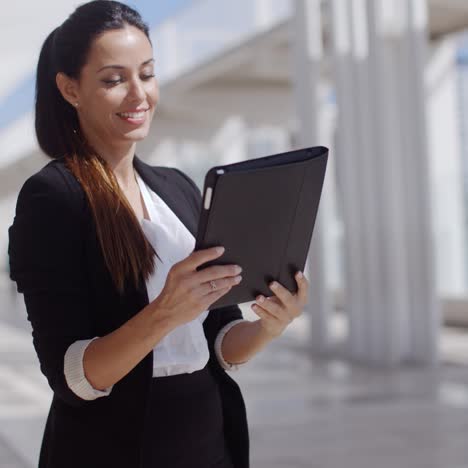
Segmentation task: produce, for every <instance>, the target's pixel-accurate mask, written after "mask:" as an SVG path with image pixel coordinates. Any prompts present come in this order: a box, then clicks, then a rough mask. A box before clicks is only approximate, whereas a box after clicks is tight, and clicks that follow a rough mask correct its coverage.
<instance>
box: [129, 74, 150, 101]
mask: <svg viewBox="0 0 468 468" xmlns="http://www.w3.org/2000/svg"><path fill="white" fill-rule="evenodd" d="M128 94H130V95H131V97H134V98H135V99H144V98H145V96H146V93H145V89H144V87H143V83H142V82H141V80H140V79H139V78H137V79H135V80H132V81H131V83H130V89H129V91H128Z"/></svg>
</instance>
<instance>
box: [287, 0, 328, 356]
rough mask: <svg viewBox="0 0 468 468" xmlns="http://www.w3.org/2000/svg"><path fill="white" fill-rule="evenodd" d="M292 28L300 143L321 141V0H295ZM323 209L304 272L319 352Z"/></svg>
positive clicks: (323, 311) (323, 322)
mask: <svg viewBox="0 0 468 468" xmlns="http://www.w3.org/2000/svg"><path fill="white" fill-rule="evenodd" d="M291 28H292V30H291V37H292V44H293V58H294V75H293V83H294V84H293V87H294V99H295V104H296V109H297V117H298V146H299V147H306V146H315V145H320V144H321V138H320V123H319V122H320V99H319V83H320V66H321V62H322V58H323V50H322V25H321V12H320V0H295V1H294V15H293V21H292V22H291ZM322 200H323V197H322ZM322 212H323V203H321V208H320V209H319V211H318V214H317V219H316V224H315V228H314V234H313V239H312V242H311V247H310V250H309V255H308V259H307V264H306V266H307V268H308V271H306V272H305V274H306V277H307V278H308V279H309V283H310V294H309V303H308V305H307V307H306V311H305V313H307V314H309V315H310V317H311V331H310V335H311V343H310V347H311V349H312V350H313V351H315V352H317V353H325V352H327V351H328V350H329V344H330V333H329V320H330V314H331V304H330V298H329V296H328V293H327V289H326V281H325V279H326V275H325V267H324V258H323V255H324V245H323V214H322Z"/></svg>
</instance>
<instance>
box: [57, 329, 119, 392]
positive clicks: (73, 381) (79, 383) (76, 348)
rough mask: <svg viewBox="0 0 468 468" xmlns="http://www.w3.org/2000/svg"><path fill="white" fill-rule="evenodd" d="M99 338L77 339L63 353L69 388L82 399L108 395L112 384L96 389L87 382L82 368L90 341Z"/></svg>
mask: <svg viewBox="0 0 468 468" xmlns="http://www.w3.org/2000/svg"><path fill="white" fill-rule="evenodd" d="M96 338H99V337H98V336H95V337H94V338H92V339H90V340H78V341H75V342H74V343H72V344H71V345H70V346H69V347H68V349H67V352H66V353H65V357H64V374H65V380H66V381H67V384H68V386H69V387H70V389H71V390H72V391H73V392H74V393H75V394H76V395H78V396H79V397H80V398H83V400H95V399H96V398H99V397H103V396H108V395H109V394H110V392H111V390H112V387H113V385H111V386H110V387H107V388H106V389H105V390H96V389H95V388H94V387H92V386H91V384H90V383H89V382H88V379H87V378H86V376H85V373H84V368H83V356H84V352H85V350H86V348H87V347H88V345H89V343H91V341H93V340H95V339H96Z"/></svg>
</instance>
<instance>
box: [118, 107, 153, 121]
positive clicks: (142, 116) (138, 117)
mask: <svg viewBox="0 0 468 468" xmlns="http://www.w3.org/2000/svg"><path fill="white" fill-rule="evenodd" d="M147 110H148V109H142V110H138V111H134V112H117V115H118V116H119V117H120V118H121V119H122V120H123V121H124V122H128V123H131V124H134V125H139V124H142V123H143V122H144V121H145V120H146V111H147Z"/></svg>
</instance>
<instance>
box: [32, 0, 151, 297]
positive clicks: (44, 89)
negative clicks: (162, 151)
mask: <svg viewBox="0 0 468 468" xmlns="http://www.w3.org/2000/svg"><path fill="white" fill-rule="evenodd" d="M126 25H130V26H134V27H136V28H138V29H139V30H140V31H142V32H143V33H144V34H145V35H146V37H147V38H148V40H149V41H150V43H151V40H150V37H149V31H148V26H147V25H146V24H145V23H144V22H143V20H142V18H141V16H140V14H139V13H138V12H137V11H135V10H134V9H132V8H130V7H129V6H127V5H125V4H123V3H120V2H116V1H109V0H95V1H91V2H89V3H85V4H83V5H81V6H79V7H78V8H77V9H76V10H75V11H74V12H73V13H72V14H71V15H70V16H69V17H68V19H67V20H66V21H65V22H64V23H63V24H62V25H61V26H59V27H58V28H56V29H55V30H54V31H52V32H51V33H50V34H49V36H48V37H47V38H46V40H45V41H44V44H43V46H42V49H41V53H40V56H39V61H38V64H37V76H36V103H35V105H36V109H35V110H36V115H35V128H36V135H37V140H38V143H39V146H40V147H41V149H42V150H43V151H44V153H45V154H46V155H47V156H49V157H50V158H52V159H58V158H64V161H65V164H66V166H67V168H68V169H69V170H70V171H71V172H72V173H73V175H74V176H75V177H76V179H77V180H78V181H79V183H80V184H81V186H82V187H83V190H84V192H85V194H86V197H87V200H88V202H89V205H90V207H91V211H92V213H93V218H94V222H95V225H96V233H97V237H98V239H99V243H100V245H101V248H102V252H103V256H104V260H105V263H106V266H107V268H108V270H109V272H110V275H111V277H112V280H113V282H114V284H115V287H116V289H117V291H118V292H119V294H123V292H124V290H125V283H126V280H127V279H129V280H130V281H133V284H134V285H135V286H138V285H139V282H140V281H141V279H142V278H143V279H146V278H148V277H149V275H151V274H152V273H153V272H154V268H155V260H154V255H155V254H156V252H155V250H154V249H153V247H152V246H151V244H150V243H149V242H148V241H147V239H146V237H145V235H144V233H143V231H142V229H141V226H140V223H139V222H138V219H137V217H136V216H135V213H134V211H133V209H132V207H131V206H130V204H129V202H128V201H127V198H126V197H125V195H124V193H123V192H122V190H121V189H120V186H119V184H118V182H117V179H116V177H115V175H114V173H113V171H112V169H111V168H110V167H109V165H108V164H107V163H106V161H105V159H104V158H102V157H100V156H99V154H97V152H96V151H94V150H93V148H92V147H91V146H90V144H89V143H88V142H87V141H86V140H85V138H84V136H83V134H82V132H81V130H80V125H79V120H78V114H77V111H76V109H75V108H74V107H73V106H72V105H71V104H70V103H69V102H67V101H66V100H65V99H64V98H63V96H62V94H61V93H60V91H59V89H58V87H57V84H56V81H55V77H56V75H57V73H58V72H63V73H65V74H66V75H67V76H69V77H71V78H74V79H79V76H80V72H81V69H82V67H83V66H84V64H85V63H86V59H87V55H88V53H89V51H90V48H91V45H92V43H93V41H94V39H95V38H96V37H97V36H98V35H100V34H102V33H103V32H105V31H110V30H116V29H122V28H124V27H125V26H126ZM156 255H157V254H156Z"/></svg>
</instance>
